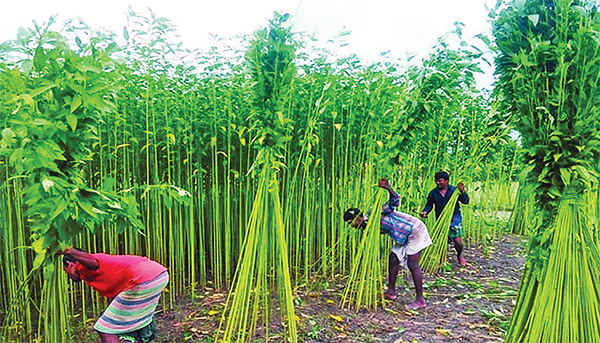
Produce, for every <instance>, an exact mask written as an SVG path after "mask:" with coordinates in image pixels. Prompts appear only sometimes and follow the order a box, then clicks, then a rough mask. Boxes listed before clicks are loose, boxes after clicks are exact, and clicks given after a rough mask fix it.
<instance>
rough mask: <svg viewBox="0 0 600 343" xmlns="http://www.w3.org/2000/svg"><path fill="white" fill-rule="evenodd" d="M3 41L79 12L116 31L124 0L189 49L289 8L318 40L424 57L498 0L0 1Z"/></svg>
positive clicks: (369, 54) (479, 24)
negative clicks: (339, 39)
mask: <svg viewBox="0 0 600 343" xmlns="http://www.w3.org/2000/svg"><path fill="white" fill-rule="evenodd" d="M0 1H2V6H1V7H0V8H1V9H2V11H0V42H2V41H5V40H9V39H14V38H15V37H16V32H17V30H18V28H19V27H32V22H33V21H34V20H35V21H37V22H38V23H40V24H41V23H43V22H45V21H47V20H48V18H49V17H50V16H51V15H58V19H59V21H64V20H67V19H73V18H81V19H82V20H83V21H84V22H86V23H87V24H88V25H89V26H91V27H93V28H105V29H108V30H111V31H114V32H116V33H119V34H120V33H121V32H122V29H123V27H124V26H125V24H126V11H127V8H128V7H129V6H131V7H132V9H133V10H134V11H136V12H141V13H142V14H147V13H148V12H147V8H150V9H152V11H153V12H154V13H155V15H156V16H159V17H166V18H168V19H170V20H171V21H172V23H173V24H174V25H175V27H176V29H177V32H178V34H179V35H180V36H181V39H182V41H183V42H184V44H185V45H186V47H188V48H200V49H206V48H208V47H209V46H210V44H211V43H212V41H213V40H212V38H211V34H213V35H217V36H220V37H233V36H236V35H244V34H251V33H253V32H254V31H255V30H256V29H258V28H261V27H264V26H266V24H267V21H268V19H270V18H272V15H273V12H274V11H279V12H281V13H290V14H291V15H292V20H293V23H294V28H295V30H296V31H304V32H306V33H308V34H314V35H315V37H316V38H317V39H319V41H326V40H328V39H332V38H333V37H334V36H335V35H336V34H337V33H339V32H341V31H351V34H350V35H349V36H346V37H345V41H346V42H347V43H348V45H347V46H345V47H344V48H343V50H344V53H356V54H357V55H359V56H361V57H362V58H365V59H367V60H373V59H375V58H376V56H378V55H379V53H380V52H382V51H390V54H391V55H392V56H398V57H401V56H406V52H409V53H414V54H417V57H418V58H419V59H420V58H423V57H426V55H427V53H428V52H429V51H430V49H431V47H432V46H433V45H434V44H435V43H436V40H437V38H438V37H439V36H441V35H443V34H445V33H446V32H448V31H449V30H451V29H452V26H453V23H454V22H456V21H461V22H463V23H464V24H465V27H464V29H463V33H464V35H465V37H470V36H473V35H476V34H478V33H481V32H489V24H488V22H487V11H486V8H485V4H486V3H487V4H488V6H491V5H493V4H495V0H212V1H205V0H196V1H194V0H191V1H190V0H96V1H89V0H53V1H49V0H28V1H27V0H26V1H16V0H0Z"/></svg>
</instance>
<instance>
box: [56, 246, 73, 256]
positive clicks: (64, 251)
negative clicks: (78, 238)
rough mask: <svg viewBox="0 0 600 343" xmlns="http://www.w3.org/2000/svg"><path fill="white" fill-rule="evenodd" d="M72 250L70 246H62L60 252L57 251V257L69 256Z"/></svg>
mask: <svg viewBox="0 0 600 343" xmlns="http://www.w3.org/2000/svg"><path fill="white" fill-rule="evenodd" d="M71 250H73V248H72V247H70V246H68V245H62V244H61V245H60V246H59V248H58V251H56V254H57V255H66V254H68V253H69V252H70V251H71Z"/></svg>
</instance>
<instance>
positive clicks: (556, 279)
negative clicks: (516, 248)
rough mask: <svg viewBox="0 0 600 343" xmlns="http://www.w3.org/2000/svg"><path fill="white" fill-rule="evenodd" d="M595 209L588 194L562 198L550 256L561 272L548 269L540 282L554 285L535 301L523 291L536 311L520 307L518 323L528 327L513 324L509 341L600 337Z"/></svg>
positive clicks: (551, 266)
mask: <svg viewBox="0 0 600 343" xmlns="http://www.w3.org/2000/svg"><path fill="white" fill-rule="evenodd" d="M590 210H591V209H590V206H589V205H588V204H587V203H586V201H585V196H584V197H574V198H567V199H565V200H562V201H561V202H560V204H559V206H558V214H557V216H556V222H555V224H554V226H553V227H552V228H551V230H553V231H554V241H553V244H552V247H551V251H552V253H551V254H550V256H549V259H548V271H556V273H553V274H549V275H546V277H545V278H543V281H542V282H541V284H540V285H539V287H540V289H543V290H550V291H547V292H541V293H539V296H538V298H537V299H536V301H533V302H528V301H527V297H528V295H529V294H527V293H526V292H521V293H520V294H519V301H527V303H528V306H531V312H532V313H535V315H534V316H529V315H528V312H525V311H522V310H519V311H517V312H515V315H514V317H513V319H512V324H513V325H515V327H517V328H524V330H522V331H520V332H519V331H516V330H511V331H510V335H509V337H508V339H507V341H508V342H590V343H594V342H600V325H598V323H600V303H599V302H598V296H599V294H600V275H599V274H598V270H600V254H599V250H598V245H597V244H595V238H594V237H593V235H592V232H593V231H592V225H593V221H594V218H592V217H590ZM532 272H533V271H532V270H531V269H529V268H528V269H527V270H526V271H525V273H526V275H531V273H532ZM532 279H533V278H532ZM523 281H525V282H531V279H530V278H526V277H524V278H523ZM522 288H523V289H529V290H532V288H530V287H522ZM549 319H551V320H549Z"/></svg>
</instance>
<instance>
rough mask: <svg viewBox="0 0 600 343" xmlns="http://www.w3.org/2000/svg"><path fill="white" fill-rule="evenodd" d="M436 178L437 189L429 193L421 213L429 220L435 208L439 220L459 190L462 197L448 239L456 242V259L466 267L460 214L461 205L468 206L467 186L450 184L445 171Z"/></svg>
mask: <svg viewBox="0 0 600 343" xmlns="http://www.w3.org/2000/svg"><path fill="white" fill-rule="evenodd" d="M434 177H435V184H436V185H437V187H436V188H434V189H433V190H431V192H429V195H428V196H427V204H426V205H425V209H423V212H421V217H423V218H427V215H428V214H429V212H431V210H432V209H433V207H434V206H435V217H436V218H439V216H440V214H441V213H442V211H443V210H444V207H446V204H447V203H448V200H450V197H451V196H452V193H454V190H455V189H458V191H459V192H460V195H459V196H458V201H457V202H456V206H455V207H454V213H453V215H452V222H451V223H450V232H449V233H448V238H449V239H450V240H452V241H453V242H454V249H456V258H457V260H458V264H460V265H461V266H464V265H466V264H467V261H466V260H465V258H464V256H463V244H462V238H461V237H462V236H463V229H462V214H461V213H460V205H459V203H463V204H465V205H466V204H468V203H469V195H468V194H467V192H465V185H463V184H462V183H459V184H458V185H456V187H454V186H450V185H449V184H448V181H449V179H450V176H449V175H448V173H446V172H444V171H441V172H437V173H436V174H435V176H434Z"/></svg>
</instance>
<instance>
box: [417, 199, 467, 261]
mask: <svg viewBox="0 0 600 343" xmlns="http://www.w3.org/2000/svg"><path fill="white" fill-rule="evenodd" d="M459 195H460V192H459V191H458V189H455V190H454V193H452V195H451V196H450V199H449V200H448V203H447V204H446V206H445V207H444V209H443V210H442V213H441V214H440V216H439V218H437V220H436V221H435V226H434V227H433V230H431V231H430V233H429V234H430V235H431V241H432V243H433V244H431V245H430V246H429V247H427V248H426V249H425V251H424V252H423V255H422V256H421V269H423V271H425V272H427V273H433V272H435V271H436V270H438V268H440V267H441V266H443V265H444V263H446V260H447V259H448V233H449V231H450V223H451V222H452V215H453V214H454V207H456V202H457V201H458V196H459Z"/></svg>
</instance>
